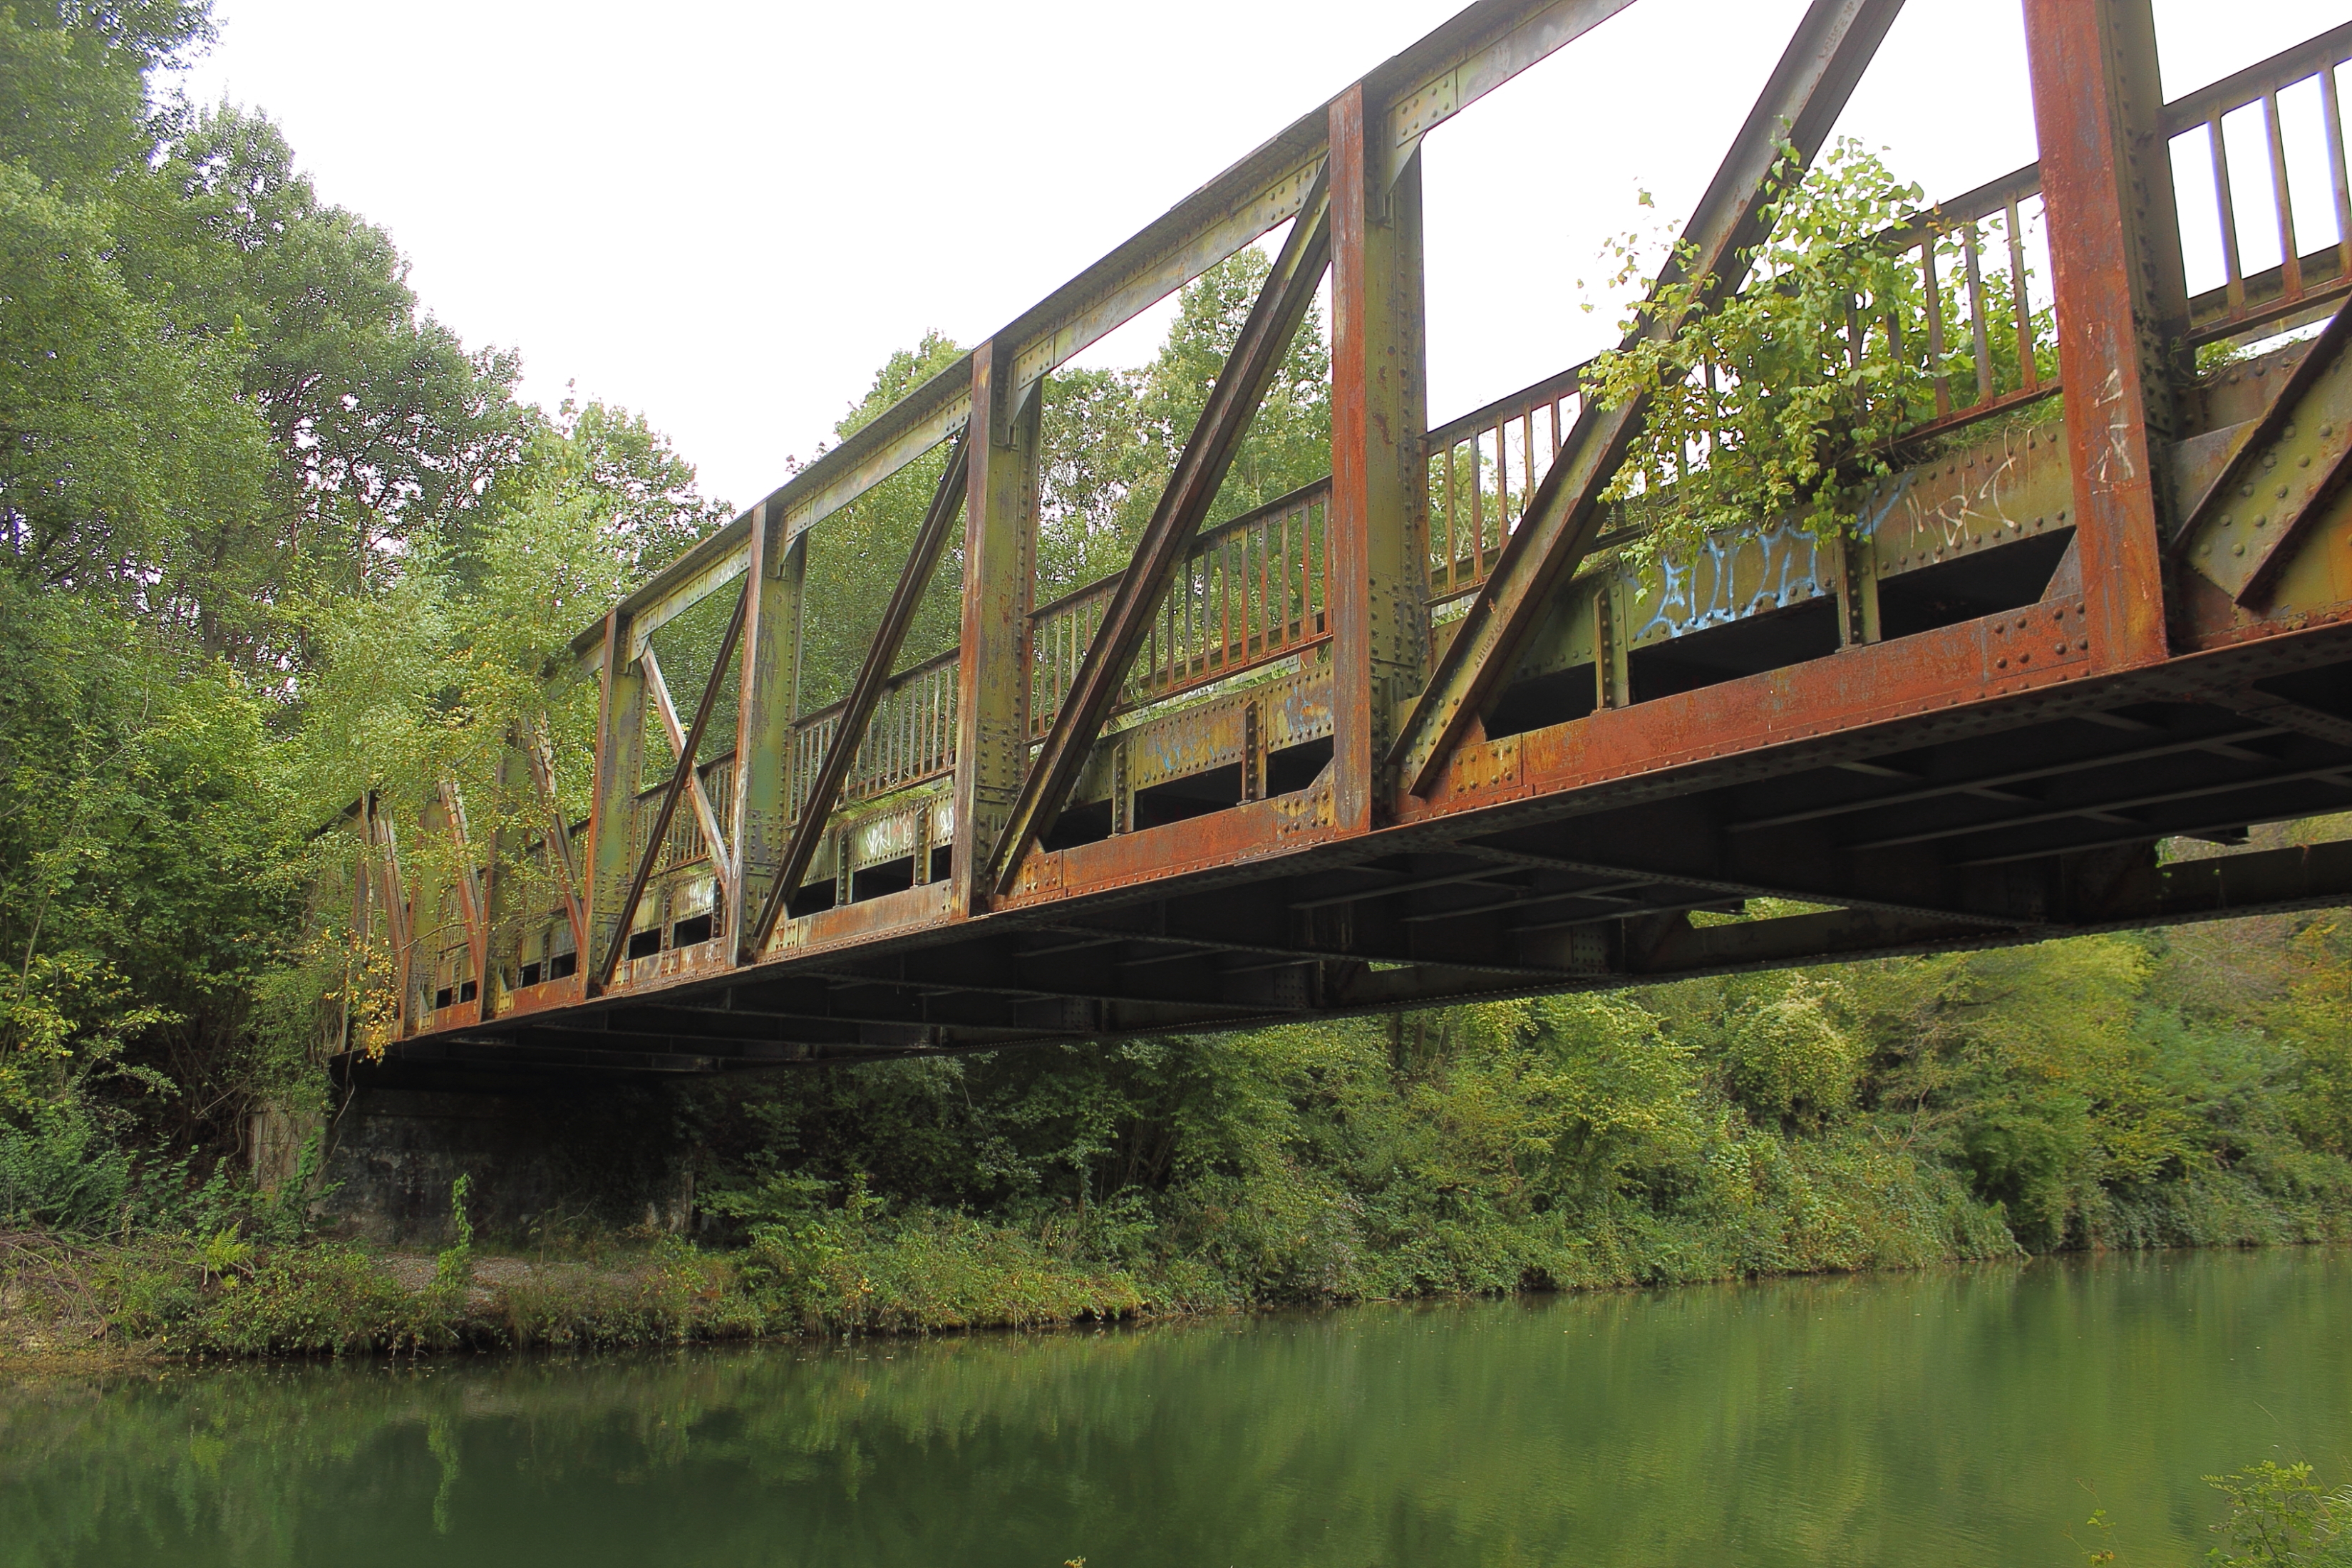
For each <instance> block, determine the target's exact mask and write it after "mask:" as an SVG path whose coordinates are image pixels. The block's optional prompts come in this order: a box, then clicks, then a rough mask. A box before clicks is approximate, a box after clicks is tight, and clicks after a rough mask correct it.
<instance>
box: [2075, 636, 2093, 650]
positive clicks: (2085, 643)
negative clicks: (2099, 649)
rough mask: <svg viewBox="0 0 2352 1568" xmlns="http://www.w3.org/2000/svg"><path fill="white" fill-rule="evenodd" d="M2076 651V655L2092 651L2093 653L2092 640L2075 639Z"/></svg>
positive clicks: (2086, 638) (2084, 638)
mask: <svg viewBox="0 0 2352 1568" xmlns="http://www.w3.org/2000/svg"><path fill="white" fill-rule="evenodd" d="M2074 651H2075V652H2076V653H2088V652H2090V651H2091V639H2090V638H2088V637H2076V638H2075V639H2074Z"/></svg>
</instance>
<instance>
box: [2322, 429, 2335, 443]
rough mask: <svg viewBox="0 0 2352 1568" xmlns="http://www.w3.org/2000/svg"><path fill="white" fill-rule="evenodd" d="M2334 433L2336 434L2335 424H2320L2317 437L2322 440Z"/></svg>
mask: <svg viewBox="0 0 2352 1568" xmlns="http://www.w3.org/2000/svg"><path fill="white" fill-rule="evenodd" d="M2335 434H2336V426H2333V425H2322V426H2320V427H2319V438H2320V439H2321V440H2323V441H2325V440H2326V439H2327V438H2328V437H2331V436H2333V435H2335Z"/></svg>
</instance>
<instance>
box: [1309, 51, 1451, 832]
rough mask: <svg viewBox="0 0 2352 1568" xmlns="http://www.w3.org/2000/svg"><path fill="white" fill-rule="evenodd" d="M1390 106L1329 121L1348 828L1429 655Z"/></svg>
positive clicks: (1401, 202) (1419, 380)
mask: <svg viewBox="0 0 2352 1568" xmlns="http://www.w3.org/2000/svg"><path fill="white" fill-rule="evenodd" d="M1385 108H1386V106H1385V105H1371V106H1369V109H1368V106H1367V105H1366V104H1365V102H1364V89H1363V85H1362V84H1361V83H1358V84H1357V85H1356V86H1354V87H1351V88H1349V89H1348V90H1347V91H1346V92H1344V93H1342V94H1340V95H1339V98H1338V99H1336V100H1333V102H1332V105H1331V120H1330V138H1331V173H1330V179H1331V544H1330V556H1329V562H1328V567H1327V570H1328V573H1329V577H1330V583H1329V594H1330V601H1329V602H1330V607H1331V626H1332V637H1331V664H1332V672H1333V673H1332V687H1331V727H1332V741H1331V746H1332V763H1333V766H1332V786H1333V788H1332V796H1333V798H1332V808H1333V815H1334V818H1335V821H1336V823H1337V825H1338V826H1339V827H1340V828H1341V829H1342V830H1343V831H1353V832H1363V831H1366V830H1369V829H1370V828H1371V827H1372V826H1375V825H1376V823H1377V821H1378V820H1379V818H1380V816H1382V815H1384V812H1383V810H1382V805H1383V803H1384V802H1385V800H1386V797H1387V795H1389V794H1390V793H1391V781H1390V780H1389V779H1388V778H1385V777H1383V774H1385V773H1390V772H1391V770H1390V769H1388V768H1386V767H1385V766H1384V759H1385V758H1386V757H1387V755H1388V751H1389V747H1390V744H1391V741H1392V740H1393V739H1394V736H1395V731H1396V722H1395V720H1396V710H1397V706H1398V704H1399V703H1401V702H1403V701H1406V700H1410V699H1411V698H1412V695H1413V693H1415V692H1417V691H1419V690H1420V689H1421V687H1422V685H1423V682H1424V681H1425V680H1426V679H1428V664H1429V616H1428V610H1427V605H1426V601H1427V598H1428V577H1429V567H1428V550H1427V547H1426V545H1425V544H1424V542H1423V541H1424V538H1425V534H1426V530H1427V527H1428V510H1429V494H1428V491H1429V481H1428V475H1427V471H1426V469H1427V465H1426V461H1425V459H1424V458H1423V454H1422V437H1423V434H1424V433H1425V432H1426V431H1427V429H1428V427H1429V417H1428V391H1427V388H1428V377H1427V374H1426V354H1425V350H1424V343H1423V309H1422V233H1421V222H1422V212H1421V156H1420V153H1418V152H1416V153H1414V154H1413V155H1412V157H1411V158H1409V159H1408V160H1406V162H1405V164H1404V167H1403V169H1402V171H1401V172H1400V173H1399V174H1398V175H1397V177H1396V180H1395V182H1394V183H1393V184H1390V183H1388V181H1387V179H1386V175H1385V171H1386V169H1387V168H1388V160H1387V158H1386V157H1385V156H1383V154H1384V153H1386V152H1387V149H1386V148H1384V147H1379V146H1375V145H1373V144H1372V139H1373V138H1374V137H1375V136H1376V135H1378V134H1379V133H1380V132H1381V130H1383V129H1385V127H1386V125H1387V115H1386V114H1385V112H1384V110H1385Z"/></svg>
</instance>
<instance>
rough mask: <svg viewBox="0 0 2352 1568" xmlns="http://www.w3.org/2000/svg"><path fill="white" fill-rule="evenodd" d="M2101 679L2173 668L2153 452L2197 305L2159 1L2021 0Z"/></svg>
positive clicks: (2174, 429) (2171, 412) (2166, 431)
mask: <svg viewBox="0 0 2352 1568" xmlns="http://www.w3.org/2000/svg"><path fill="white" fill-rule="evenodd" d="M2025 41H2026V52H2027V56H2028V59H2029V62H2030V64H2031V67H2032V79H2033V122H2034V131H2035V133H2036V135H2037V136H2038V137H2039V139H2040V141H2041V144H2042V201H2043V206H2044V210H2045V212H2046V214H2047V219H2046V221H2047V223H2048V225H2049V230H2050V260H2051V271H2052V274H2053V286H2054V289H2055V293H2056V297H2057V313H2058V370H2059V374H2060V376H2061V378H2062V379H2063V382H2064V384H2065V388H2066V439H2067V445H2068V448H2069V451H2068V456H2069V458H2070V459H2071V460H2072V463H2073V468H2074V525H2075V538H2076V539H2077V540H2078V541H2079V542H2080V544H2081V553H2082V562H2083V593H2084V609H2085V612H2086V614H2085V617H2084V618H2085V619H2086V620H2087V621H2088V623H2089V633H2090V639H2089V640H2090V644H2091V646H2090V649H2089V652H2090V662H2091V668H2093V669H2122V668H2134V667H2136V666H2139V665H2145V664H2150V663H2154V662H2155V661H2157V660H2158V659H2161V658H2164V657H2165V647H2166V645H2165V626H2164V622H2165V606H2164V574H2163V568H2164V557H2163V538H2164V532H2165V524H2166V522H2168V521H2169V520H2168V519H2166V518H2165V517H2164V516H2163V515H2162V511H2163V509H2164V508H2165V507H2166V506H2167V505H2168V494H2167V489H2166V487H2165V486H2164V485H2162V484H2160V483H2159V482H2158V476H2157V473H2156V450H2157V447H2158V443H2160V442H2165V441H2169V440H2171V439H2172V438H2174V437H2176V436H2177V435H2178V434H2179V424H2178V420H2177V417H2176V414H2175V408H2174V401H2175V399H2174V382H2175V378H2176V377H2177V376H2179V375H2180V374H2183V373H2184V372H2185V371H2186V369H2187V366H2186V364H2185V363H2183V361H2184V357H2185V353H2186V351H2185V349H2184V347H2183V346H2182V334H2183V332H2184V331H2185V330H2186V327H2187V322H2188V297H2187V289H2186V286H2185V284H2184V283H2183V281H2182V271H2181V259H2180V226H2179V216H2178V215H2177V213H2176V212H2175V210H2174V205H2173V193H2172V162H2171V155H2170V152H2169V149H2168V143H2167V142H2166V139H2165V135H2164V96H2163V93H2162V90H2161V89H2160V88H2159V85H2158V79H2157V59H2156V24H2155V21H2154V19H2153V17H2152V16H2150V11H2149V0H2025Z"/></svg>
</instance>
